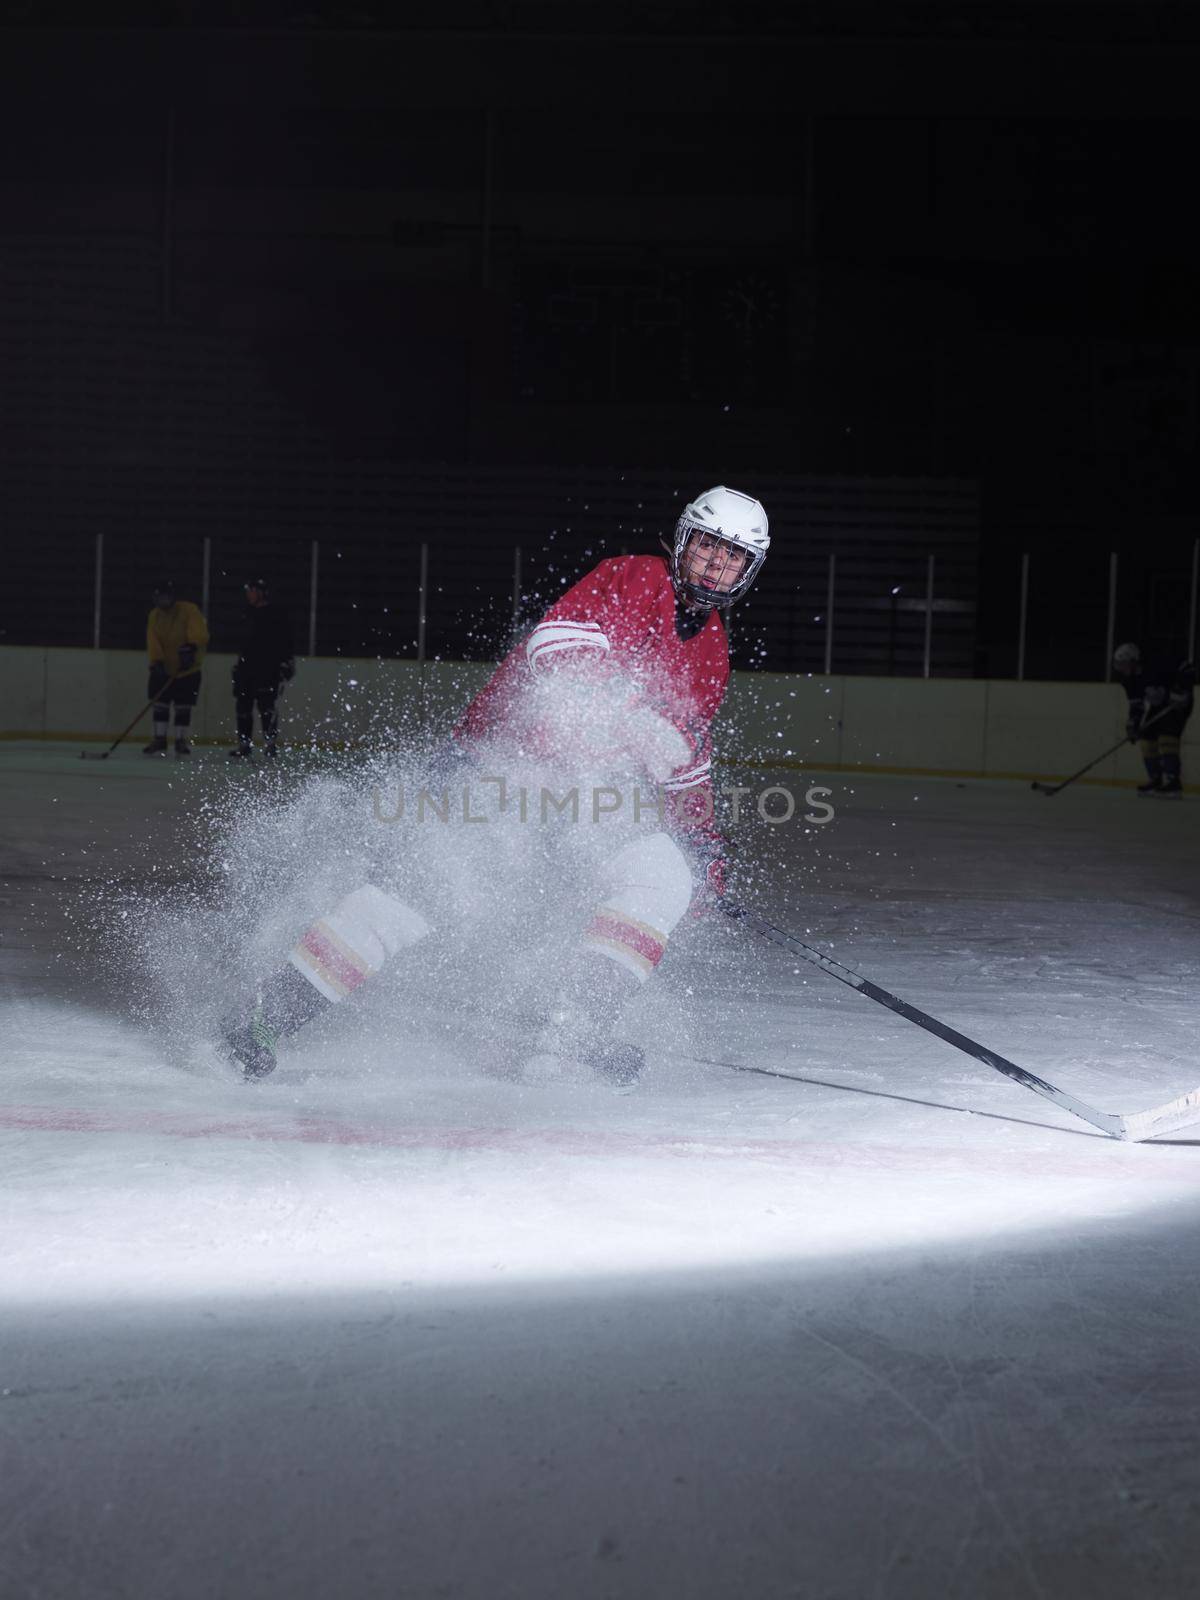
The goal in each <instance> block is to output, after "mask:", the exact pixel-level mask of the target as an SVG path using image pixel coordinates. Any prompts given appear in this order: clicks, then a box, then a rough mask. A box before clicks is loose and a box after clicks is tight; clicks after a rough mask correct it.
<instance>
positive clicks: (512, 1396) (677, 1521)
mask: <svg viewBox="0 0 1200 1600" xmlns="http://www.w3.org/2000/svg"><path fill="white" fill-rule="evenodd" d="M268 781H269V780H268V779H266V778H265V777H264V776H263V775H261V774H259V773H254V774H238V775H235V776H233V777H231V775H230V774H229V772H228V771H227V770H226V769H225V767H224V764H223V762H222V761H221V760H220V758H219V757H218V756H217V755H215V754H214V755H207V756H205V755H202V756H199V757H197V758H196V759H195V761H194V763H193V765H192V766H191V767H190V768H187V767H185V766H184V764H182V763H178V764H177V763H173V762H172V763H165V764H161V765H158V764H156V765H151V764H150V763H147V762H144V761H142V760H141V759H140V758H139V757H137V756H136V755H125V754H124V753H119V754H118V755H117V756H115V757H114V758H113V759H112V760H111V761H109V762H105V763H84V762H81V761H79V760H78V759H77V752H76V751H75V750H73V749H71V748H70V747H67V746H62V747H50V746H35V745H25V746H22V745H10V746H7V747H2V748H0V800H2V806H0V810H2V815H3V829H4V832H3V853H2V857H0V873H2V876H3V889H2V902H0V933H2V936H3V946H2V952H0V976H2V982H3V989H2V992H0V994H2V1011H0V1032H2V1036H3V1047H2V1052H0V1055H2V1064H0V1073H2V1102H3V1104H2V1109H0V1138H2V1140H3V1150H4V1163H3V1169H4V1179H3V1206H2V1214H0V1271H2V1282H3V1307H2V1310H0V1361H2V1370H0V1448H2V1452H3V1457H4V1462H3V1470H2V1472H0V1529H2V1530H3V1537H2V1539H0V1593H2V1594H4V1595H5V1596H8V1595H12V1596H14V1597H17V1596H20V1597H25V1596H29V1597H34V1596H37V1597H41V1596H46V1597H50V1596H54V1597H60V1596H61V1597H75V1596H78V1597H81V1600H82V1597H89V1600H90V1597H108V1596H113V1597H116V1596H149V1595H153V1596H162V1597H176V1596H177V1597H181V1600H182V1597H187V1600H191V1597H193V1596H194V1597H197V1600H198V1597H201V1596H203V1597H205V1600H212V1597H222V1596H230V1597H233V1596H264V1597H275V1596H279V1597H284V1596H287V1597H289V1600H309V1597H317V1596H329V1595H335V1594H336V1595H353V1596H371V1597H374V1596H398V1597H408V1596H413V1597H417V1596H420V1597H426V1596H428V1597H431V1600H432V1597H464V1600H467V1597H469V1600H476V1597H479V1600H484V1597H486V1600H507V1597H512V1600H542V1597H545V1600H552V1597H553V1600H560V1597H575V1596H578V1597H585V1600H591V1597H596V1600H599V1597H604V1596H614V1597H623V1596H639V1597H640V1596H653V1597H659V1596H664V1597H666V1596H669V1597H675V1596H679V1597H686V1600H701V1597H703V1600H708V1597H714V1600H716V1597H731V1596H752V1597H755V1600H758V1597H764V1600H766V1597H779V1600H785V1597H787V1600H792V1597H804V1600H808V1597H821V1600H857V1597H860V1596H881V1597H892V1596H897V1597H909V1596H911V1597H914V1600H916V1597H921V1600H924V1597H928V1596H931V1595H939V1596H941V1595H947V1596H960V1595H961V1596H997V1597H1001V1596H1003V1597H1006V1600H1007V1597H1013V1596H1025V1595H1028V1596H1059V1595H1065V1594H1087V1595H1089V1596H1096V1597H1104V1596H1113V1597H1117V1596H1120V1597H1123V1600H1124V1597H1128V1596H1131V1595H1154V1596H1176V1595H1178V1596H1183V1595H1188V1594H1191V1593H1194V1592H1195V1570H1196V1564H1197V1559H1198V1558H1200V1465H1198V1459H1200V1457H1198V1452H1197V1448H1196V1440H1197V1437H1198V1436H1200V1393H1198V1377H1200V1361H1198V1358H1197V1337H1198V1335H1197V1329H1198V1327H1200V1283H1198V1277H1197V1268H1198V1266H1200V1230H1198V1224H1200V1127H1197V1128H1196V1129H1194V1130H1186V1131H1185V1132H1184V1133H1182V1134H1178V1135H1175V1136H1173V1137H1172V1138H1170V1139H1168V1140H1164V1141H1161V1142H1159V1143H1154V1144H1147V1145H1122V1144H1117V1143H1115V1142H1112V1141H1110V1140H1107V1139H1105V1138H1103V1137H1102V1136H1100V1135H1099V1134H1097V1133H1095V1132H1094V1131H1093V1130H1091V1129H1090V1128H1088V1127H1087V1126H1085V1125H1084V1124H1082V1123H1080V1122H1078V1121H1076V1120H1075V1119H1073V1118H1071V1117H1070V1116H1069V1115H1067V1114H1066V1113H1063V1112H1060V1111H1059V1110H1058V1109H1056V1108H1055V1107H1054V1106H1052V1105H1049V1104H1047V1103H1045V1102H1044V1101H1042V1100H1040V1099H1038V1098H1037V1097H1035V1096H1034V1095H1032V1094H1030V1093H1029V1092H1028V1091H1026V1090H1024V1089H1022V1088H1019V1087H1018V1086H1016V1085H1014V1084H1012V1083H1010V1082H1008V1081H1007V1080H1005V1079H1004V1078H1002V1077H1000V1076H998V1075H997V1074H995V1073H992V1072H990V1071H988V1070H987V1069H986V1068H984V1067H982V1066H980V1065H978V1064H977V1063H976V1062H974V1061H972V1060H970V1059H968V1058H967V1057H966V1056H964V1055H961V1054H959V1053H957V1052H955V1051H954V1050H952V1049H951V1048H949V1047H948V1046H946V1045H944V1044H942V1043H941V1042H939V1041H938V1040H936V1039H933V1038H930V1037H929V1036H927V1035H925V1034H923V1033H921V1032H920V1031H918V1030H917V1029H915V1028H913V1027H912V1026H910V1025H909V1024H907V1023H905V1022H903V1021H902V1020H901V1019H899V1018H897V1017H895V1016H893V1015H892V1014H890V1013H889V1012H887V1011H885V1010H883V1009H882V1008H880V1007H878V1006H876V1005H874V1004H872V1003H870V1002H869V1001H866V1000H864V999H863V998H861V997H860V996H858V995H856V994H854V993H853V992H852V991H850V990H849V989H846V988H844V987H842V986H840V985H838V984H836V983H834V982H833V981H832V980H830V979H829V978H827V977H826V976H824V975H823V974H821V973H819V972H817V971H814V970H813V969H811V968H807V967H805V968H802V969H800V970H797V968H796V965H795V963H793V962H792V961H790V960H789V959H788V958H787V957H786V956H785V955H784V954H783V953H782V952H781V951H778V950H775V949H772V948H770V947H767V946H764V945H761V944H758V943H756V942H755V941H754V940H753V938H752V936H751V935H749V934H748V933H747V932H746V931H745V930H743V929H740V928H737V927H735V926H733V925H729V924H726V923H723V922H721V923H718V924H711V923H710V924H708V925H705V924H702V923H693V924H690V925H688V926H687V927H686V928H685V929H684V930H683V931H682V932H681V933H680V934H679V935H678V936H677V938H676V939H675V941H674V942H673V944H672V947H671V949H670V950H669V952H668V956H667V959H666V960H665V962H664V963H663V967H662V969H661V971H660V973H659V975H658V976H657V978H656V979H655V983H654V985H652V986H651V987H650V988H648V989H647V991H646V993H645V995H644V996H643V997H642V998H641V999H640V1000H639V1002H638V1005H637V1007H636V1009H635V1015H634V1016H633V1018H632V1019H631V1024H630V1026H631V1031H632V1033H633V1035H634V1036H635V1037H636V1038H638V1039H639V1040H640V1041H641V1042H642V1043H643V1044H644V1045H645V1046H646V1048H647V1051H648V1056H649V1063H650V1065H649V1069H648V1072H647V1076H646V1079H645V1081H644V1083H643V1086H642V1087H641V1088H640V1089H639V1090H638V1092H637V1093H635V1094H633V1095H627V1096H618V1095H614V1094H612V1093H611V1092H608V1091H605V1090H602V1089H600V1088H593V1087H590V1086H589V1087H576V1088H570V1087H556V1088H545V1087H543V1088H535V1087H532V1086H522V1085H517V1084H513V1083H506V1082H500V1081H496V1080H494V1079H493V1078H491V1077H490V1076H488V1075H487V1074H486V1073H485V1072H483V1071H481V1070H480V1069H479V1063H478V1062H477V1061H476V1060H474V1059H472V1058H470V1057H469V1056H464V1054H463V1052H462V1050H461V1049H460V1048H459V1047H458V1045H457V1044H456V1042H455V1039H454V1037H453V1036H452V1035H449V1034H447V1033H446V1032H445V1031H444V1030H443V1029H442V1028H441V1025H440V1019H439V1018H438V1017H436V1016H428V1017H427V1019H426V1024H425V1025H424V1026H416V1025H414V1024H413V1023H412V1022H411V1017H412V1016H413V1015H416V1014H417V1013H416V1011H414V1008H413V1002H414V998H415V999H416V1000H418V1001H419V999H420V997H419V996H417V997H414V996H413V995H411V994H409V993H406V992H405V988H404V983H403V975H402V974H397V975H392V976H391V977H390V978H389V981H388V983H384V984H382V986H381V989H380V992H379V994H377V995H376V996H375V997H374V999H373V1000H371V1001H370V1002H368V1003H365V1004H364V1005H362V1006H361V1007H359V1008H358V1010H357V1011H355V1010H354V1008H353V1007H347V1008H345V1009H344V1010H342V1011H341V1012H339V1013H338V1014H337V1015H336V1016H335V1017H334V1018H332V1019H327V1020H323V1021H322V1022H321V1023H320V1024H319V1025H318V1026H317V1027H316V1028H314V1029H313V1030H312V1033H311V1036H310V1037H305V1038H302V1039H300V1040H298V1041H297V1042H296V1045H295V1048H294V1049H293V1050H292V1051H291V1052H290V1053H289V1054H288V1056H287V1057H286V1060H285V1062H284V1064H283V1065H282V1066H281V1068H280V1070H279V1072H278V1073H277V1074H276V1076H275V1077H273V1078H272V1079H270V1080H268V1081H267V1082H265V1083H263V1084H260V1085H255V1086H253V1087H248V1086H244V1085H242V1084H241V1083H239V1082H237V1081H235V1080H234V1079H233V1078H232V1076H231V1075H229V1074H227V1073H223V1072H222V1071H221V1070H220V1069H219V1068H218V1067H216V1066H215V1065H213V1064H212V1063H211V1061H209V1060H208V1059H207V1057H206V1056H205V1054H204V1052H203V1051H202V1050H199V1049H197V1048H194V1047H195V1046H196V1045H197V1044H198V1041H194V1040H190V1039H188V1038H186V1037H180V1033H181V1032H184V1033H186V1027H173V1025H172V1019H171V1018H169V1017H164V1018H162V1019H161V1024H160V1025H159V1026H157V1027H156V1026H153V1025H147V1023H146V1021H145V1019H144V1018H143V1017H141V1016H138V1015H134V1014H132V1013H131V1010H130V1007H129V1005H128V1002H127V997H126V996H124V995H123V994H122V992H121V985H120V983H119V982H118V981H116V980H115V979H114V975H113V968H112V966H111V964H110V963H108V962H106V961H105V960H104V959H103V949H102V944H103V930H102V929H100V930H98V929H97V927H96V907H97V904H98V903H99V904H100V905H103V903H104V901H103V894H104V891H105V886H109V885H117V886H120V885H121V884H133V883H136V884H138V885H139V892H141V891H142V890H144V888H145V885H146V884H147V883H150V884H151V885H153V883H154V882H155V881H157V880H161V881H162V882H163V883H164V884H166V883H169V882H171V881H176V880H178V879H179V878H181V877H186V876H187V874H188V872H189V871H190V870H191V869H192V861H191V857H190V851H191V850H192V849H193V848H194V846H193V844H192V843H191V840H190V836H189V834H188V831H187V823H188V820H189V817H190V816H191V814H192V813H194V811H195V809H196V807H197V806H198V805H199V804H200V803H201V802H202V799H203V796H204V795H205V794H206V793H210V792H212V791H214V790H216V789H222V790H223V789H224V787H225V786H226V785H228V784H230V783H231V782H236V783H241V784H243V785H244V786H245V793H246V795H247V797H251V796H253V795H254V794H256V793H257V792H258V791H257V790H256V788H255V786H261V785H263V784H264V783H266V782H268ZM278 781H279V783H280V786H281V788H282V787H285V786H286V784H287V783H288V782H289V779H288V777H287V775H286V774H284V775H282V776H281V777H280V778H279V780H278ZM291 781H295V780H291ZM747 781H750V780H747ZM753 781H755V782H758V781H761V775H760V776H759V777H756V778H755V779H754V780H753ZM781 781H788V782H791V783H795V782H796V776H795V774H792V775H791V776H790V777H789V778H787V779H786V780H784V779H781ZM818 781H823V782H825V783H826V784H827V785H828V786H829V787H830V788H831V789H832V790H833V794H832V797H831V799H832V803H833V804H834V806H835V808H836V816H835V819H834V820H833V821H832V822H831V823H829V824H828V825H827V826H826V827H824V828H823V829H817V828H813V829H810V830H809V831H807V832H806V831H805V830H804V828H803V825H799V824H789V825H785V826H781V827H776V828H767V827H765V826H762V825H759V824H756V825H754V826H752V827H750V828H747V829H746V830H745V841H746V844H745V852H744V856H743V861H742V867H741V871H742V873H743V874H744V876H745V878H746V880H747V881H748V882H749V883H751V884H752V886H753V889H752V892H753V897H754V901H755V903H756V904H757V905H758V907H759V908H760V909H761V910H762V911H763V913H764V914H765V915H767V916H769V917H772V918H773V919H774V920H776V921H779V922H782V923H784V924H786V925H787V926H789V927H791V928H794V929H795V931H797V932H798V933H799V934H800V935H801V937H805V938H807V939H808V940H809V941H810V942H812V943H814V944H816V945H818V946H820V947H821V948H823V949H827V950H829V951H830V952H831V953H832V954H833V955H834V956H835V957H836V958H837V959H838V960H839V961H842V962H845V963H846V964H848V965H850V966H852V967H854V968H855V969H856V970H859V971H861V972H863V973H864V974H865V975H867V976H868V977H871V978H873V979H874V980H875V981H876V982H878V983H880V984H883V985H884V986H885V987H887V988H889V989H891V990H893V991H895V992H896V993H898V994H900V995H901V996H903V997H904V998H906V999H908V1000H910V1001H912V1002H913V1003H914V1004H916V1005H918V1006H920V1007H922V1008H923V1009H925V1010H927V1011H930V1012H932V1013H933V1014H934V1015H936V1016H938V1017H940V1018H941V1019H943V1020H944V1021H946V1022H948V1023H950V1024H952V1025H953V1026H955V1027H958V1028H960V1029H962V1030H963V1031H965V1032H966V1033H968V1034H971V1035H972V1036H974V1037H975V1038H977V1039H980V1040H981V1041H982V1042H984V1043H985V1044H987V1045H989V1046H990V1047H992V1048H994V1049H996V1050H998V1051H1000V1052H1002V1053H1003V1054H1005V1055H1007V1056H1009V1057H1010V1058H1011V1059H1013V1060H1015V1061H1017V1062H1018V1063H1020V1064H1021V1065H1023V1066H1025V1067H1027V1068H1029V1069H1030V1070H1031V1071H1033V1072H1035V1073H1037V1074H1039V1075H1040V1076H1042V1077H1045V1078H1049V1079H1050V1080H1051V1081H1052V1082H1054V1083H1057V1084H1059V1085H1060V1086H1062V1087H1063V1088H1067V1089H1069V1090H1072V1091H1074V1092H1075V1093H1077V1094H1079V1095H1080V1096H1082V1097H1083V1098H1084V1099H1087V1100H1089V1101H1091V1102H1092V1103H1094V1104H1097V1105H1099V1106H1101V1107H1102V1108H1104V1109H1108V1110H1119V1111H1132V1110H1138V1109H1141V1108H1143V1107H1146V1106H1150V1105H1155V1104H1158V1103H1159V1102H1162V1101H1165V1100H1167V1099H1170V1098H1172V1097H1174V1096H1176V1095H1179V1094H1182V1093H1183V1092H1185V1091H1186V1090H1189V1089H1192V1088H1195V1087H1196V1086H1197V1085H1198V1084H1200V1049H1198V1048H1197V1022H1198V1020H1200V1008H1198V1001H1197V992H1198V984H1197V980H1198V978H1200V948H1198V944H1197V933H1198V932H1200V827H1198V826H1197V817H1198V815H1200V813H1198V811H1197V808H1196V806H1195V804H1194V802H1190V801H1184V802H1183V803H1179V804H1171V803H1161V802H1155V801H1146V802H1143V801H1139V800H1137V799H1135V797H1134V796H1132V795H1131V794H1130V793H1128V792H1114V791H1109V790H1104V789H1086V788H1082V787H1078V788H1075V789H1071V790H1068V791H1067V792H1065V793H1064V794H1062V795H1060V796H1058V797H1056V798H1054V799H1051V800H1047V799H1044V798H1042V797H1040V796H1036V795H1033V794H1031V793H1030V791H1029V789H1028V788H1027V787H1026V786H1022V785H1017V784H1003V783H993V784H987V783H971V784H968V785H963V784H956V783H954V782H952V781H948V780H935V779H908V778H884V777H850V776H848V775H846V774H834V775H830V776H828V777H827V778H825V779H824V780H822V779H821V778H820V775H819V774H817V773H812V774H805V777H804V782H805V783H808V782H818ZM98 890H99V891H100V894H99V900H98V898H97V892H98ZM84 925H86V926H87V932H86V935H84V936H81V934H80V929H81V927H83V926H84ZM159 954H160V956H161V961H162V962H163V963H164V964H168V965H169V964H170V963H172V961H173V960H174V959H175V955H176V952H175V950H174V949H173V946H172V941H171V939H170V937H169V936H164V938H163V941H162V945H161V949H160V951H159ZM389 984H390V987H389ZM401 1002H403V1004H402V1003H401ZM389 1006H391V1007H392V1009H393V1012H394V1011H395V1010H396V1009H397V1008H399V1010H400V1011H401V1012H403V1014H404V1015H405V1016H406V1017H408V1018H409V1019H410V1020H409V1021H406V1022H405V1024H404V1026H403V1027H402V1028H398V1027H397V1026H395V1025H394V1022H393V1024H391V1025H389V1024H388V1023H387V1012H388V1007H389ZM406 1007H407V1010H406V1009H405V1008H406ZM743 1068H753V1069H758V1070H754V1071H748V1070H741V1069H743ZM764 1073H766V1074H771V1073H777V1074H781V1075H786V1077H785V1076H771V1075H764ZM791 1079H795V1080H796V1081H789V1080H791Z"/></svg>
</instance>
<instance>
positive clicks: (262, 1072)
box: [217, 996, 279, 1083]
mask: <svg viewBox="0 0 1200 1600" xmlns="http://www.w3.org/2000/svg"><path fill="white" fill-rule="evenodd" d="M278 1045H279V1030H278V1029H277V1028H273V1027H272V1026H271V1024H270V1023H269V1022H268V1021H267V1018H266V1015H265V1012H264V1009H263V1003H262V997H261V996H260V997H259V998H258V999H256V1000H255V1002H254V1007H253V1009H252V1010H251V1011H250V1013H249V1014H248V1015H243V1016H241V1017H238V1018H234V1019H231V1020H230V1021H228V1022H226V1023H225V1024H224V1025H223V1026H222V1028H221V1037H220V1041H219V1042H218V1045H217V1049H218V1051H219V1053H220V1054H221V1055H222V1056H223V1057H224V1058H225V1060H226V1061H230V1062H233V1063H234V1065H236V1066H239V1067H240V1068H241V1069H242V1075H243V1077H244V1078H245V1079H246V1082H247V1083H254V1082H256V1081H257V1080H258V1079H260V1078H266V1077H268V1076H269V1075H270V1074H271V1073H272V1072H274V1071H275V1068H276V1066H277V1065H278V1064H279V1056H278Z"/></svg>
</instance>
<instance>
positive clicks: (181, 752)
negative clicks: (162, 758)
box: [175, 738, 192, 756]
mask: <svg viewBox="0 0 1200 1600" xmlns="http://www.w3.org/2000/svg"><path fill="white" fill-rule="evenodd" d="M191 753H192V746H191V743H190V742H189V741H188V740H187V739H183V738H179V739H176V741H175V754H176V755H177V756H190V755H191Z"/></svg>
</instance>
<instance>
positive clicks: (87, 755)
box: [79, 668, 195, 761]
mask: <svg viewBox="0 0 1200 1600" xmlns="http://www.w3.org/2000/svg"><path fill="white" fill-rule="evenodd" d="M192 670H193V671H194V670H195V669H194V668H193V669H192ZM184 676H186V674H184V673H182V672H176V673H173V674H172V676H171V677H169V678H168V679H167V681H166V683H164V684H163V686H162V688H161V689H160V690H159V691H158V694H156V695H155V696H154V699H153V700H147V701H146V704H145V705H144V706H143V707H142V709H141V710H140V711H139V712H138V714H137V716H136V717H134V719H133V721H132V722H131V723H130V724H129V726H128V727H127V728H125V729H124V730H123V731H122V732H121V733H119V734H118V735H117V737H116V738H115V739H114V740H113V742H112V743H111V744H110V745H109V747H108V749H107V750H103V751H101V752H100V754H99V755H97V753H96V752H95V751H94V750H81V751H80V752H79V759H80V760H81V761H107V760H108V758H109V756H110V755H112V753H113V751H114V750H115V749H116V748H117V746H118V745H119V744H120V742H121V740H122V739H125V738H127V737H128V736H129V734H131V733H132V732H133V730H134V729H135V728H136V727H137V725H138V723H139V722H140V721H141V720H142V718H143V717H144V716H145V715H146V713H147V711H149V709H150V707H151V706H152V705H155V704H156V703H157V701H158V700H159V698H160V697H161V696H162V695H164V694H165V693H166V692H167V690H168V689H169V688H170V687H171V685H172V684H173V683H174V682H175V679H176V678H182V677H184Z"/></svg>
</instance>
